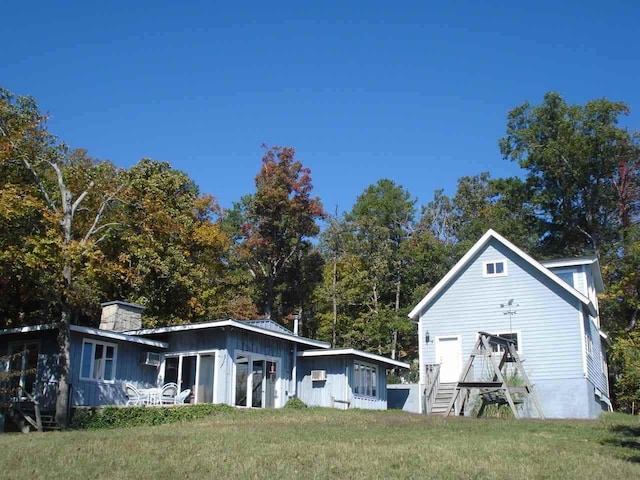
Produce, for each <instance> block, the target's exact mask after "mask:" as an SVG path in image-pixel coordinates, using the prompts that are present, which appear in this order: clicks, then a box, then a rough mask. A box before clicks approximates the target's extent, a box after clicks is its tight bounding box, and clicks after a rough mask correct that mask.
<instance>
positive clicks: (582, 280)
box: [409, 230, 611, 418]
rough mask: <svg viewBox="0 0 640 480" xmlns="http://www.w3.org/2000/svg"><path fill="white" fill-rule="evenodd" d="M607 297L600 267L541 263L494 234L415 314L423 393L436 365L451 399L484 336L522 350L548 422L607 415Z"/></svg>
mask: <svg viewBox="0 0 640 480" xmlns="http://www.w3.org/2000/svg"><path fill="white" fill-rule="evenodd" d="M602 291H603V282H602V275H601V272H600V265H599V263H598V259H597V258H595V257H583V258H570V259H560V260H553V261H546V262H539V261H536V260H535V259H533V258H531V257H530V256H529V255H527V254H526V253H525V252H523V251H522V250H521V249H519V248H518V247H516V246H515V245H513V244H512V243H511V242H509V241H508V240H506V239H505V238H504V237H502V236H501V235H499V234H498V233H496V232H494V231H493V230H489V231H488V232H487V233H485V234H484V235H483V236H482V238H481V239H480V240H478V242H477V243H476V244H475V245H474V246H473V247H472V248H471V249H470V250H469V251H468V252H467V253H466V254H465V255H464V257H462V259H461V260H460V261H459V262H458V263H457V264H456V265H455V266H454V267H453V268H452V269H451V270H450V271H449V272H448V273H447V274H446V275H445V276H444V278H442V280H440V282H439V283H438V284H437V285H436V286H435V287H434V288H433V289H432V290H431V291H430V292H429V293H428V294H427V295H426V296H425V297H424V298H423V299H422V301H420V303H418V304H417V305H416V306H415V308H414V309H413V310H412V311H411V313H410V314H409V317H410V318H411V319H412V320H413V321H414V322H416V323H417V327H418V339H419V340H418V341H419V359H420V385H419V391H420V392H421V393H422V394H424V391H425V389H426V388H427V387H429V385H427V383H428V382H429V381H430V380H429V379H428V377H427V372H428V371H432V370H430V369H431V366H432V365H435V364H440V368H439V376H440V378H439V382H440V388H442V389H446V388H448V389H449V390H451V388H452V385H451V384H455V383H456V382H457V381H458V379H459V376H460V373H461V370H462V368H463V365H464V364H465V362H466V360H467V359H468V358H469V355H470V353H471V349H472V348H473V346H474V344H475V342H476V340H477V338H478V332H479V331H485V332H489V333H492V334H500V335H502V336H508V337H510V338H512V339H513V340H514V341H516V342H517V350H518V352H519V355H520V357H521V358H524V359H525V362H524V367H525V369H526V372H527V374H528V376H529V378H530V380H531V382H532V383H533V384H534V391H535V392H536V394H537V397H538V400H539V401H540V404H541V406H542V410H543V412H544V415H545V417H547V418H554V417H555V418H594V417H597V416H598V415H599V414H600V413H601V412H602V411H606V410H608V409H610V407H611V402H610V400H609V398H610V396H609V381H608V377H607V365H606V355H605V343H606V340H607V336H606V335H605V334H604V333H603V332H602V330H600V318H599V311H598V299H597V296H596V295H597V293H600V292H602ZM419 403H420V407H419V410H423V409H424V408H425V407H424V402H419Z"/></svg>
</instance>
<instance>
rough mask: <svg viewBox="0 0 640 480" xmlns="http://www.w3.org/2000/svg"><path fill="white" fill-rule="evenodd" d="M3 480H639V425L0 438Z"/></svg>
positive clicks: (246, 417) (504, 424) (363, 422)
mask: <svg viewBox="0 0 640 480" xmlns="http://www.w3.org/2000/svg"><path fill="white" fill-rule="evenodd" d="M0 466H1V467H2V468H1V470H0V472H1V473H0V477H2V478H16V479H17V478H20V479H25V478H30V479H32V478H48V479H55V478H64V479H72V478H82V479H87V478H114V479H115V478H131V479H134V478H135V479H164V478H178V479H179V478H220V479H232V478H242V479H247V478H280V479H287V478H298V479H303V480H310V479H313V478H349V479H352V478H495V479H505V478H517V479H527V478H561V479H568V478H579V479H581V480H587V479H591V478H610V479H616V480H620V479H625V478H640V421H639V420H638V418H637V417H636V418H633V417H627V416H622V415H607V416H604V417H603V418H602V419H601V420H599V421H597V422H595V421H594V422H589V421H552V420H547V421H529V420H527V421H519V422H518V421H514V420H491V419H482V420H476V419H465V418H448V419H445V418H425V417H422V416H418V415H411V414H406V413H402V412H393V411H391V412H367V411H347V412H341V411H334V410H326V409H307V410H278V411H273V410H271V411H264V410H263V411H257V410H251V411H242V410H234V411H231V412H224V413H221V414H218V415H215V416H212V417H208V418H206V419H205V420H198V421H194V422H185V423H175V424H172V425H163V426H156V427H137V428H121V429H114V430H92V431H70V432H52V433H44V434H35V433H34V434H29V435H23V434H4V435H0Z"/></svg>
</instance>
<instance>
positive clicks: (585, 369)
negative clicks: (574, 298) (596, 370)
mask: <svg viewBox="0 0 640 480" xmlns="http://www.w3.org/2000/svg"><path fill="white" fill-rule="evenodd" d="M577 310H578V321H579V322H580V345H581V351H582V374H583V375H584V377H585V378H589V366H588V364H587V345H586V343H585V341H584V339H585V335H586V330H585V329H584V312H583V311H582V308H580V304H578V309H577Z"/></svg>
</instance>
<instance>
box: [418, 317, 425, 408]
mask: <svg viewBox="0 0 640 480" xmlns="http://www.w3.org/2000/svg"><path fill="white" fill-rule="evenodd" d="M424 335H425V334H424V332H423V328H422V318H418V399H419V401H418V413H423V412H422V403H423V402H422V397H423V395H424V388H425V385H424V374H425V372H424V369H425V368H426V367H425V363H424V353H423V349H425V350H426V348H427V342H426V341H425V338H424Z"/></svg>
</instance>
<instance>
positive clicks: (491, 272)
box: [482, 260, 507, 277]
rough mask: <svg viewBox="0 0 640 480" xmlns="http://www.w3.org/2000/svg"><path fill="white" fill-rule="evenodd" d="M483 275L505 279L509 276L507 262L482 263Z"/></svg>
mask: <svg viewBox="0 0 640 480" xmlns="http://www.w3.org/2000/svg"><path fill="white" fill-rule="evenodd" d="M482 268H483V270H482V274H483V276H485V277H505V276H506V275H507V262H506V260H496V261H494V262H483V263H482Z"/></svg>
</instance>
